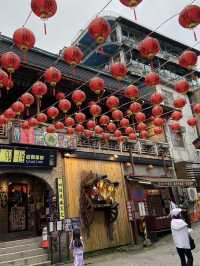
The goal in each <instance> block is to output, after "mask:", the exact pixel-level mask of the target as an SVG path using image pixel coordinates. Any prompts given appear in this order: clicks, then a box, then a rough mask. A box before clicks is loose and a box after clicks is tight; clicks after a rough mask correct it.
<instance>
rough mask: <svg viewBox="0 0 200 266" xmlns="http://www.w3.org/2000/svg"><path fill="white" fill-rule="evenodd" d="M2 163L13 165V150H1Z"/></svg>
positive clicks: (0, 159) (0, 160)
mask: <svg viewBox="0 0 200 266" xmlns="http://www.w3.org/2000/svg"><path fill="white" fill-rule="evenodd" d="M0 162H2V163H11V162H12V150H11V149H0Z"/></svg>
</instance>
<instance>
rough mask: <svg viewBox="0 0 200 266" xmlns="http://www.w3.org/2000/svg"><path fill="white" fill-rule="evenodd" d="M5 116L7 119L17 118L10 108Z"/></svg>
mask: <svg viewBox="0 0 200 266" xmlns="http://www.w3.org/2000/svg"><path fill="white" fill-rule="evenodd" d="M4 116H5V118H7V119H13V118H15V116H16V113H15V112H14V111H13V109H12V108H8V109H6V110H5V112H4Z"/></svg>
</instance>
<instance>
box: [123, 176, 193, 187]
mask: <svg viewBox="0 0 200 266" xmlns="http://www.w3.org/2000/svg"><path fill="white" fill-rule="evenodd" d="M127 179H128V180H129V181H133V182H138V183H140V184H144V185H153V186H157V187H196V180H195V179H174V178H164V177H163V178H159V177H132V176H131V177H128V178H127Z"/></svg>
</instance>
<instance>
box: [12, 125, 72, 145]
mask: <svg viewBox="0 0 200 266" xmlns="http://www.w3.org/2000/svg"><path fill="white" fill-rule="evenodd" d="M11 142H12V143H15V144H27V145H36V146H45V147H54V148H58V149H68V150H75V149H76V146H77V141H76V137H75V136H68V135H67V134H64V133H47V132H46V131H45V130H44V129H43V128H30V129H23V128H20V127H18V126H13V128H12V134H11Z"/></svg>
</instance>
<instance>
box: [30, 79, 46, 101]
mask: <svg viewBox="0 0 200 266" xmlns="http://www.w3.org/2000/svg"><path fill="white" fill-rule="evenodd" d="M31 91H32V93H33V95H35V97H36V98H42V96H44V95H45V94H46V93H47V91H48V88H47V86H46V84H45V83H43V82H41V81H36V82H35V83H34V84H33V86H32V89H31Z"/></svg>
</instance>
